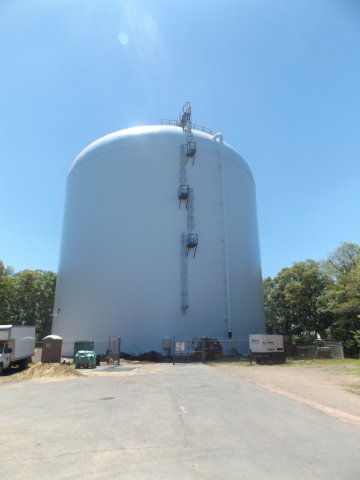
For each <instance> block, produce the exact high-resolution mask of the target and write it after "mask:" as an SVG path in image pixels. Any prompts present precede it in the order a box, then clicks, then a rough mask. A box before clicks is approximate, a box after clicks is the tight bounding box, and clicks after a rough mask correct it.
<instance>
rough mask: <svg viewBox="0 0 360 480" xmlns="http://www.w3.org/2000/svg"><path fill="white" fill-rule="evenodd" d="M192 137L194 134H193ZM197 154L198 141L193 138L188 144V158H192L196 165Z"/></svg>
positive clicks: (186, 154)
mask: <svg viewBox="0 0 360 480" xmlns="http://www.w3.org/2000/svg"><path fill="white" fill-rule="evenodd" d="M191 138H192V135H191ZM195 154H196V142H194V141H193V140H191V139H189V141H188V142H187V144H186V153H185V156H186V159H188V158H192V163H193V165H194V160H195Z"/></svg>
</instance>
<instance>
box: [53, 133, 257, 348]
mask: <svg viewBox="0 0 360 480" xmlns="http://www.w3.org/2000/svg"><path fill="white" fill-rule="evenodd" d="M190 135H191V137H190V136H189V132H187V133H186V132H184V130H183V128H181V127H179V126H163V125H161V126H160V125H157V126H146V127H135V128H129V129H126V130H121V131H118V132H115V133H112V134H110V135H107V136H105V137H103V138H101V139H99V140H97V141H95V142H94V143H92V144H91V145H90V146H88V147H87V148H85V149H84V150H83V151H82V152H81V153H80V155H79V156H78V157H77V158H76V159H75V161H74V163H73V165H72V168H71V170H70V173H69V175H68V180H67V191H66V204H65V214H64V224H63V235H62V244H61V255H60V263H59V272H58V279H57V286H56V298H55V306H54V312H55V314H54V322H53V329H52V333H54V334H57V335H61V336H62V337H63V339H64V344H66V343H67V342H73V341H75V340H78V339H81V338H92V339H93V340H94V341H95V348H96V344H97V343H98V342H106V341H107V339H108V338H109V336H110V337H118V336H121V339H122V340H121V342H122V343H121V349H122V351H126V352H128V353H138V352H139V351H140V352H146V351H150V350H156V351H158V352H161V353H164V350H163V349H164V348H165V347H164V345H165V344H168V342H164V340H165V339H170V338H173V337H174V336H175V337H176V338H177V339H185V338H186V339H189V338H193V337H200V336H207V337H211V338H228V337H231V336H232V337H233V338H242V339H246V338H247V336H248V335H249V334H250V333H262V332H264V309H263V294H262V276H261V266H260V255H259V241H258V228H257V216H256V204H255V184H254V180H253V177H252V174H251V171H250V169H249V167H248V165H247V164H246V162H245V161H244V160H243V159H242V158H241V156H240V155H239V154H238V153H237V152H236V151H235V150H234V149H233V148H231V147H230V146H229V145H228V144H226V143H224V142H223V139H222V135H220V134H217V135H215V136H214V135H210V134H208V133H204V132H202V131H197V130H192V131H191V132H190ZM189 139H190V140H191V142H190V141H189Z"/></svg>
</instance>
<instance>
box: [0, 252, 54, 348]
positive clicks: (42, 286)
mask: <svg viewBox="0 0 360 480" xmlns="http://www.w3.org/2000/svg"><path fill="white" fill-rule="evenodd" d="M55 283H56V275H55V273H53V272H47V271H43V270H23V271H21V272H17V273H13V271H12V269H11V268H9V267H5V266H4V264H3V262H1V261H0V323H2V324H7V323H8V324H14V325H35V326H36V333H37V337H38V338H39V339H41V338H43V337H44V336H46V335H47V334H49V333H50V332H51V321H52V309H53V305H54V295H55Z"/></svg>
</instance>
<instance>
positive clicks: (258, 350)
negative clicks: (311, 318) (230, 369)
mask: <svg viewBox="0 0 360 480" xmlns="http://www.w3.org/2000/svg"><path fill="white" fill-rule="evenodd" d="M249 347H250V353H251V356H252V357H253V358H254V359H255V361H256V363H260V364H263V363H284V362H285V361H286V353H285V351H284V337H283V336H282V335H264V334H253V335H249Z"/></svg>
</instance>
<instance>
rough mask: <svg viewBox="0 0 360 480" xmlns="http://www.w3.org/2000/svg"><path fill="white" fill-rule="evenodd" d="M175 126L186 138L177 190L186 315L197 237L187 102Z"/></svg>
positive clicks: (191, 138)
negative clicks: (182, 214)
mask: <svg viewBox="0 0 360 480" xmlns="http://www.w3.org/2000/svg"><path fill="white" fill-rule="evenodd" d="M177 125H178V126H180V127H182V129H183V132H184V134H185V136H186V143H185V144H183V145H181V148H180V187H179V190H178V199H179V208H180V207H181V202H182V201H183V200H185V201H186V203H185V206H186V209H187V233H182V234H181V308H182V312H183V314H186V313H187V309H188V306H189V304H188V297H189V287H188V255H189V251H190V250H193V252H194V254H193V257H195V255H196V250H197V246H198V235H197V234H194V233H193V230H194V228H195V215H194V190H193V188H191V187H190V186H189V185H187V164H188V161H189V160H192V164H193V165H194V162H195V155H196V142H194V137H193V134H192V123H191V104H190V103H189V102H187V103H185V105H184V106H183V109H182V111H181V113H180V116H179V120H178V122H177Z"/></svg>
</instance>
